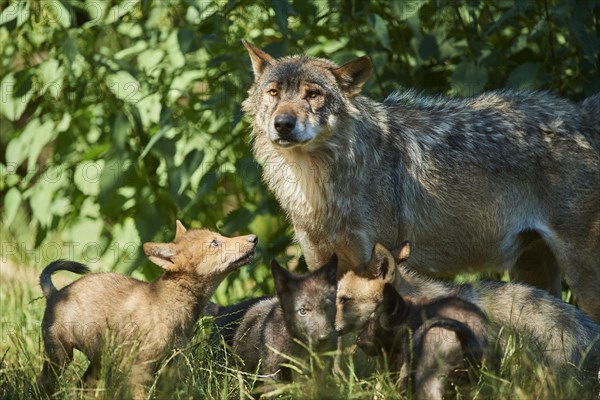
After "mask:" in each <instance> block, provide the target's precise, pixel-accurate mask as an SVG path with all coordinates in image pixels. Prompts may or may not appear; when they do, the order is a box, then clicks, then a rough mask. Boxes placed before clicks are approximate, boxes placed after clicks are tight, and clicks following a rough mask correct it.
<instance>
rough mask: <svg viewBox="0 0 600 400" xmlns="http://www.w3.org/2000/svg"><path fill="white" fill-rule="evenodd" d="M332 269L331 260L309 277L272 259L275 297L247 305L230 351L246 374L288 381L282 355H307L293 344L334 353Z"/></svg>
mask: <svg viewBox="0 0 600 400" xmlns="http://www.w3.org/2000/svg"><path fill="white" fill-rule="evenodd" d="M336 270H337V257H336V256H335V255H333V256H332V257H331V259H330V260H329V261H328V262H327V263H326V264H325V265H323V266H322V267H321V268H319V269H317V270H316V271H313V272H311V273H309V274H307V275H296V274H294V273H291V272H289V271H287V270H286V269H284V268H282V267H281V266H280V265H279V264H278V263H277V262H276V261H274V260H273V262H272V263H271V271H272V273H273V278H274V280H275V290H276V292H277V296H276V297H272V298H268V299H264V300H261V301H259V302H258V303H256V304H253V305H251V306H250V307H249V309H248V310H247V311H246V312H245V313H244V315H243V316H241V320H240V322H239V325H238V327H237V328H236V332H235V335H234V339H233V346H232V347H233V350H234V351H235V352H236V353H237V354H238V355H239V356H240V358H241V359H242V360H243V361H244V369H245V370H246V371H249V372H256V371H257V370H258V372H259V373H260V374H261V375H268V376H269V378H271V379H273V380H275V381H291V380H292V374H291V370H290V369H289V368H286V367H285V366H281V364H283V363H287V362H289V360H288V358H286V357H285V356H284V355H289V356H294V357H302V356H303V355H306V354H307V353H306V351H305V350H304V349H303V348H302V346H301V345H300V344H298V343H296V341H295V339H296V340H299V341H300V342H302V343H304V344H305V345H307V346H310V347H312V349H314V350H315V351H318V352H322V351H330V350H335V348H336V344H337V340H336V339H337V336H336V332H335V300H336V288H337V279H336ZM216 322H217V323H219V319H218V318H217V319H216ZM229 322H230V321H229ZM259 365H260V367H259Z"/></svg>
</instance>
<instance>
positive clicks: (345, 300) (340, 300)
mask: <svg viewBox="0 0 600 400" xmlns="http://www.w3.org/2000/svg"><path fill="white" fill-rule="evenodd" d="M337 301H338V303H340V304H346V303H348V302H349V301H350V297H346V296H340V297H338V299H337Z"/></svg>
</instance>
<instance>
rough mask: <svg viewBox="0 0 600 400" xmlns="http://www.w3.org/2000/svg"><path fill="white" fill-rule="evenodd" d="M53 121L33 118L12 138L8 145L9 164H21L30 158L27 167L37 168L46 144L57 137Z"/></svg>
mask: <svg viewBox="0 0 600 400" xmlns="http://www.w3.org/2000/svg"><path fill="white" fill-rule="evenodd" d="M54 127H55V125H54V122H53V121H46V122H44V123H41V122H40V119H39V118H35V119H34V120H32V121H31V122H30V123H29V124H27V126H26V127H25V129H24V130H23V132H22V133H21V134H20V135H19V136H17V137H16V138H14V139H13V140H11V141H10V142H9V143H8V146H7V147H6V161H7V163H9V164H14V165H17V166H18V165H21V164H22V163H23V161H25V159H28V162H27V168H28V169H29V170H30V171H33V170H35V169H36V164H37V159H38V156H39V154H40V152H41V151H42V149H43V148H44V146H45V145H46V144H47V143H48V142H50V141H51V140H52V139H54V138H55V137H56V134H57V132H56V131H55V129H54Z"/></svg>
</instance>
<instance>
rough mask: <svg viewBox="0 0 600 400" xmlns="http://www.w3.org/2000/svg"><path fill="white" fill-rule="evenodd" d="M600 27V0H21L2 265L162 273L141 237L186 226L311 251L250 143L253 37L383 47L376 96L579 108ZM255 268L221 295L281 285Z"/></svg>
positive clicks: (590, 82)
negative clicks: (501, 93)
mask: <svg viewBox="0 0 600 400" xmlns="http://www.w3.org/2000/svg"><path fill="white" fill-rule="evenodd" d="M594 7H596V8H594ZM598 26H599V10H598V6H597V5H596V3H595V2H594V1H587V2H576V1H574V0H564V1H559V2H547V1H546V0H542V1H537V2H529V1H517V2H516V3H513V2H509V1H500V2H498V1H489V0H485V1H468V2H464V3H463V2H448V1H438V2H434V1H431V2H424V1H417V0H415V1H395V2H388V1H373V2H346V1H334V0H332V1H316V2H312V3H311V2H305V1H300V0H295V1H289V2H287V1H284V0H276V1H270V2H256V1H227V2H225V1H205V0H164V1H162V0H161V1H154V2H153V1H140V0H124V1H112V0H86V1H77V0H44V1H26V0H18V1H10V2H9V3H8V4H4V5H3V6H2V12H1V13H0V42H1V43H2V48H1V51H0V53H1V56H0V57H1V58H0V60H1V61H0V62H1V63H2V69H1V76H0V82H1V87H2V100H1V105H2V110H1V117H0V118H1V119H0V122H1V128H2V138H1V143H2V148H3V149H4V150H3V151H2V152H1V155H0V169H1V184H0V196H1V199H2V200H1V201H2V204H3V207H2V208H3V212H2V225H3V228H2V229H3V230H2V236H3V243H2V254H3V257H4V258H12V259H16V260H17V261H19V262H21V263H24V264H30V265H35V266H36V267H38V268H39V267H41V266H42V265H44V264H45V263H46V262H47V261H49V260H50V259H54V258H59V257H63V258H74V259H78V260H81V261H85V262H88V263H91V264H96V263H98V264H100V265H101V267H99V268H101V269H102V270H107V269H112V270H116V271H119V272H125V273H132V272H133V271H139V272H142V273H143V274H145V275H146V276H147V277H152V276H154V275H155V274H156V273H157V271H156V270H155V269H154V268H153V267H152V266H151V265H150V264H149V263H148V262H147V261H146V260H145V257H144V256H143V254H142V252H141V247H140V244H141V243H142V242H144V241H148V240H170V239H171V238H172V236H173V234H174V226H175V225H174V221H175V219H176V218H179V219H181V220H183V221H184V223H186V224H188V225H189V224H191V225H192V226H199V225H201V226H204V227H208V228H212V229H218V230H220V231H221V232H222V233H224V234H226V235H232V234H235V233H237V232H241V233H244V232H248V231H252V232H254V233H256V234H258V236H259V237H260V239H261V259H260V264H261V265H264V264H265V263H266V262H267V261H268V260H269V259H270V258H272V257H280V258H284V257H287V258H289V257H290V255H297V254H298V249H297V248H295V247H291V248H290V244H291V237H292V233H293V232H292V230H291V228H290V227H289V225H288V223H287V221H286V219H285V216H284V215H282V212H281V210H280V208H279V206H278V204H277V203H276V201H275V200H274V198H273V197H272V196H271V195H270V193H269V191H268V190H267V189H266V187H265V186H264V184H263V183H262V182H261V179H260V166H259V165H258V164H257V163H256V162H255V161H254V159H253V157H252V155H251V152H250V128H249V121H247V120H246V119H245V118H243V115H242V113H241V111H240V104H241V102H242V100H243V99H244V97H245V94H246V90H247V88H248V87H249V86H250V84H251V81H252V74H251V69H250V63H249V60H248V57H247V54H246V53H245V51H244V49H243V47H242V46H241V44H240V39H241V38H246V39H248V40H250V41H252V42H254V43H255V44H256V45H258V46H260V47H262V48H264V49H265V50H266V51H267V52H269V53H271V54H272V55H274V56H283V55H287V54H293V53H300V52H306V53H308V54H309V55H312V56H319V57H327V58H332V59H333V60H335V61H336V62H338V63H342V62H345V61H348V60H350V59H352V58H353V57H356V56H359V55H363V54H368V55H369V56H370V57H371V58H372V59H373V61H374V66H375V69H374V73H373V77H372V78H371V79H370V81H369V84H368V85H367V87H366V88H365V93H366V94H367V95H369V96H371V97H374V98H376V99H383V98H384V96H385V95H387V94H388V93H389V92H390V91H392V90H394V89H396V88H399V87H415V88H418V89H421V90H423V91H427V92H431V93H448V94H454V95H472V94H476V93H479V92H481V91H483V90H487V89H496V88H515V89H549V90H553V91H556V92H557V93H559V94H561V95H564V96H568V97H570V98H573V99H575V100H578V99H581V98H583V97H585V96H586V95H589V94H591V93H593V92H596V91H598V90H600V79H599V73H598V62H599V61H600V56H599V50H600V32H598ZM294 250H295V251H294ZM136 273H137V272H136ZM241 274H242V276H234V277H232V278H231V279H229V281H228V285H225V287H226V288H227V289H222V290H225V292H223V291H220V292H219V293H220V296H221V299H222V300H225V299H226V297H227V296H226V292H227V291H229V292H227V293H229V295H231V296H233V297H234V298H238V297H241V296H245V295H246V292H247V290H248V289H251V288H253V287H254V280H256V281H258V282H259V284H258V286H257V287H255V289H256V291H257V292H264V291H269V290H270V287H269V286H268V284H267V283H265V282H264V281H265V280H266V279H265V278H266V277H267V276H268V273H267V270H266V268H264V267H259V268H256V269H254V270H252V271H251V272H248V271H245V272H242V273H241Z"/></svg>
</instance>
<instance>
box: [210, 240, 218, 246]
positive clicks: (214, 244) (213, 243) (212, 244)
mask: <svg viewBox="0 0 600 400" xmlns="http://www.w3.org/2000/svg"><path fill="white" fill-rule="evenodd" d="M210 247H219V242H217V239H213V241H212V242H210Z"/></svg>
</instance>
